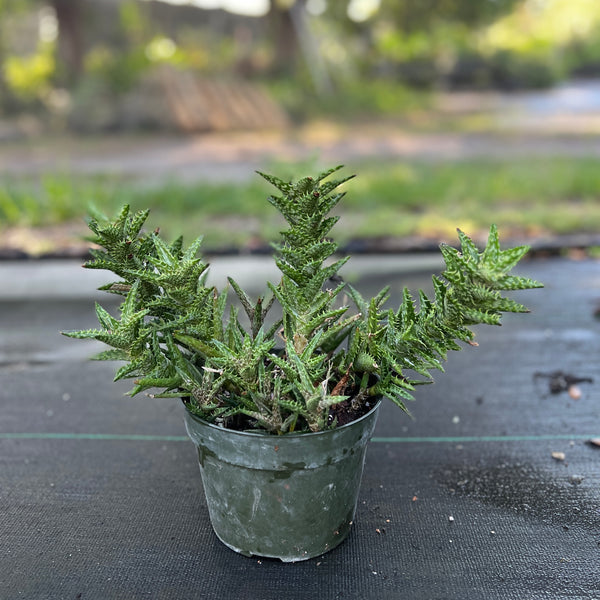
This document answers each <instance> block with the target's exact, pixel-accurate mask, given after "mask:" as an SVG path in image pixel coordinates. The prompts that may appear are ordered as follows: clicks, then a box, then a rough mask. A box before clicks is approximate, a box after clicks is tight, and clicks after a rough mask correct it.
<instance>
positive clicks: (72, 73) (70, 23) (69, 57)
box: [51, 0, 84, 83]
mask: <svg viewBox="0 0 600 600" xmlns="http://www.w3.org/2000/svg"><path fill="white" fill-rule="evenodd" d="M51 4H52V6H53V7H54V11H55V12H56V19H57V21H58V56H59V58H60V59H61V61H62V63H63V65H64V67H65V75H66V79H67V82H69V83H72V82H74V81H76V80H77V79H78V78H79V76H80V75H81V74H82V72H83V53H84V47H83V12H82V10H81V2H79V1H75V0H51Z"/></svg>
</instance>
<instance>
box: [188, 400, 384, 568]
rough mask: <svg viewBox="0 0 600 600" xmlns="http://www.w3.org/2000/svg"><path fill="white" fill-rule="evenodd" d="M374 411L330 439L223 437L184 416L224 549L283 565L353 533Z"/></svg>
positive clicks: (225, 432)
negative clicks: (273, 559) (352, 528)
mask: <svg viewBox="0 0 600 600" xmlns="http://www.w3.org/2000/svg"><path fill="white" fill-rule="evenodd" d="M378 411H379V403H378V404H377V405H376V406H375V407H374V408H373V409H372V410H371V411H370V412H369V413H367V414H366V415H364V416H363V417H361V418H360V419H357V420H356V421H353V422H352V423H349V424H347V425H344V426H342V427H340V428H338V429H333V430H329V431H323V432H316V433H304V434H293V433H292V434H286V435H280V436H276V435H269V434H260V433H247V432H240V431H234V430H231V429H224V428H222V427H218V426H216V425H212V424H209V423H207V422H205V421H203V420H202V419H200V418H198V417H196V416H194V415H192V414H191V413H190V412H188V411H186V429H187V432H188V435H189V436H190V438H191V439H192V441H193V442H194V443H195V444H196V446H197V448H198V458H199V462H200V472H201V475H202V483H203V486H204V492H205V494H206V501H207V504H208V510H209V514H210V520H211V524H212V527H213V529H214V531H215V533H216V535H217V537H218V538H219V539H220V540H221V541H222V542H223V543H224V544H225V545H226V546H228V547H229V548H231V549H232V550H235V551H236V552H239V553H240V554H244V555H246V556H253V555H257V556H265V557H271V558H279V559H281V560H282V561H284V562H293V561H299V560H306V559H308V558H312V557H315V556H319V555H321V554H323V553H324V552H327V551H328V550H331V549H332V548H335V547H336V546H337V545H338V544H340V543H341V542H342V541H343V540H344V539H345V538H346V537H347V535H348V533H349V532H350V528H351V526H352V522H353V520H354V513H355V510H356V504H357V500H358V492H359V488H360V481H361V477H362V471H363V465H364V460H365V454H366V449H367V443H368V441H369V439H370V437H371V435H372V433H373V429H374V428H375V422H376V420H377V414H378Z"/></svg>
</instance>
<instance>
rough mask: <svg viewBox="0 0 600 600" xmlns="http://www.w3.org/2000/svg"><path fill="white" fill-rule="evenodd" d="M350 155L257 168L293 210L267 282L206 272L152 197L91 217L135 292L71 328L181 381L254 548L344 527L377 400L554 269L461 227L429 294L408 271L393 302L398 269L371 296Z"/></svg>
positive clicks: (309, 553)
mask: <svg viewBox="0 0 600 600" xmlns="http://www.w3.org/2000/svg"><path fill="white" fill-rule="evenodd" d="M340 168H341V167H336V168H333V169H330V170H328V171H325V172H323V173H321V174H320V175H317V176H316V177H314V178H313V177H305V178H302V179H300V180H299V181H297V182H295V183H292V182H285V181H282V180H281V179H278V178H277V177H273V176H270V175H265V174H263V173H260V175H262V176H263V177H264V178H265V179H266V180H267V181H269V182H270V183H271V184H273V185H274V186H275V187H276V188H277V189H278V191H279V195H274V196H270V197H269V198H268V201H269V202H270V203H271V204H272V205H273V206H274V207H275V208H276V209H277V210H279V212H280V213H281V214H282V216H283V217H284V219H285V220H286V221H287V225H288V227H287V229H285V230H284V231H282V233H281V240H280V241H279V242H278V243H276V244H273V247H274V261H275V264H276V265H277V267H278V269H279V271H280V272H281V278H280V280H279V282H277V283H268V286H267V287H268V289H267V291H266V293H265V294H264V295H262V296H259V297H258V298H256V299H253V298H251V297H250V296H249V295H248V294H247V293H246V292H245V291H244V290H243V289H242V288H241V287H240V286H239V285H238V283H237V282H236V281H234V280H233V279H231V278H229V286H228V287H227V289H224V290H217V289H216V288H215V287H214V286H210V285H208V284H207V277H206V276H207V269H208V264H206V263H205V262H204V261H203V260H202V258H201V257H200V256H199V255H198V253H199V249H200V246H201V238H198V239H196V240H195V241H194V242H192V244H191V245H190V246H189V247H187V248H184V246H183V241H182V239H181V238H179V239H177V240H175V241H174V242H172V243H167V242H165V241H164V240H163V239H162V238H161V237H160V235H159V234H158V231H154V232H149V233H147V232H144V231H143V226H144V223H145V222H146V219H147V217H148V212H149V211H147V210H146V211H140V212H137V213H131V211H130V209H129V207H128V206H125V207H123V209H122V210H121V212H120V214H119V215H118V217H117V218H116V219H115V220H111V219H108V218H107V217H104V216H102V215H96V216H95V217H94V218H91V219H90V220H89V222H88V225H89V227H90V229H91V231H92V232H93V234H94V236H93V238H92V241H93V242H94V243H95V244H96V245H97V247H96V248H94V249H92V250H91V254H92V259H91V260H90V261H88V262H87V263H86V264H85V265H84V266H85V267H87V268H95V269H107V270H109V271H112V272H113V273H114V274H115V275H117V277H118V278H119V279H118V280H117V281H115V282H112V283H108V284H107V285H105V286H103V287H101V288H100V289H102V290H105V291H107V292H109V293H111V294H117V295H120V296H122V298H123V300H122V303H121V305H120V307H119V315H118V317H115V316H113V315H111V314H110V313H109V312H108V311H106V310H105V309H104V308H102V307H101V306H100V305H98V304H96V314H97V317H98V320H99V323H100V325H101V328H99V329H91V330H84V331H74V332H65V335H68V336H70V337H74V338H82V339H86V338H87V339H96V340H99V341H101V342H104V343H105V344H107V345H108V346H110V349H109V350H106V351H104V352H102V353H100V354H99V355H98V356H97V357H96V358H97V359H99V360H119V361H124V363H125V364H124V365H123V366H122V367H121V368H119V369H118V370H117V373H116V376H115V380H119V379H124V378H131V379H133V380H134V387H133V389H132V390H131V392H130V394H131V395H134V394H137V393H140V392H142V391H148V392H149V393H152V395H153V396H155V397H162V398H182V399H183V402H184V404H185V408H186V427H187V431H188V434H189V436H190V438H191V439H192V440H193V441H194V443H195V444H196V445H197V448H198V456H199V462H200V469H201V473H202V477H203V485H204V489H205V494H206V499H207V503H208V507H209V513H210V516H211V522H212V525H213V528H214V530H215V532H216V534H217V536H218V537H219V538H220V539H221V540H222V541H223V542H224V543H225V544H226V545H228V546H229V547H230V548H233V549H234V550H236V551H238V552H241V553H243V554H247V555H260V556H271V557H278V558H281V559H282V560H284V561H295V560H303V559H306V558H310V557H313V556H318V555H320V554H322V553H323V552H326V551H328V550H330V549H332V548H333V547H335V546H336V545H337V544H339V543H340V542H341V541H342V540H343V539H344V538H345V537H346V536H347V534H348V532H349V531H350V526H351V524H352V522H353V520H354V511H355V508H356V500H357V494H358V490H359V487H360V478H361V474H362V469H363V464H364V458H365V451H366V447H367V441H368V439H369V437H370V435H371V434H372V431H373V428H374V426H375V421H376V417H377V411H378V407H379V402H380V400H390V401H392V402H393V403H395V404H396V405H397V406H398V407H400V408H401V409H402V410H405V411H407V408H406V404H405V402H406V401H407V400H412V399H413V392H414V390H415V387H416V386H417V385H420V384H424V383H431V382H432V375H431V372H432V371H433V370H435V369H438V370H442V363H443V362H444V361H445V360H446V358H447V354H448V352H449V351H450V350H459V349H460V348H461V346H460V342H463V343H467V344H473V345H474V342H473V338H474V334H473V332H472V330H471V326H472V325H476V324H480V323H486V324H490V325H499V324H500V318H501V315H502V313H503V312H527V308H526V307H525V306H523V305H522V304H519V303H518V302H515V301H514V300H512V299H509V298H507V297H504V296H502V295H501V292H502V291H504V290H522V289H528V288H535V287H541V284H540V283H538V282H537V281H534V280H531V279H529V278H526V277H520V276H516V275H513V274H512V273H511V271H512V269H513V268H514V267H515V265H516V264H517V263H518V262H519V260H520V259H521V258H522V257H523V256H524V255H525V254H526V253H527V251H528V247H527V246H519V247H516V248H510V249H506V250H501V249H500V243H499V239H498V231H497V228H496V227H495V226H493V225H492V226H491V228H490V235H489V238H488V242H487V245H486V247H485V249H484V250H483V251H482V252H480V251H479V250H478V249H477V247H476V245H475V244H474V243H473V242H472V240H471V239H470V238H469V237H468V236H466V235H465V234H464V233H463V232H461V231H459V232H458V236H459V241H460V249H458V248H454V247H451V246H447V245H442V246H441V247H440V248H441V252H442V255H443V257H444V260H445V263H446V269H445V270H444V271H443V273H441V275H434V276H433V290H434V296H433V298H429V297H428V296H427V295H426V294H425V293H424V292H422V291H419V292H418V297H417V298H418V300H415V299H414V297H413V296H412V294H411V293H410V292H409V291H408V290H407V289H406V288H405V289H404V290H403V293H402V299H401V302H400V304H399V306H398V307H396V308H388V307H386V304H387V302H388V300H389V294H388V291H389V289H388V288H387V287H386V288H384V289H383V290H381V292H379V293H378V294H377V295H376V296H375V297H373V298H370V299H366V298H364V297H363V296H362V295H361V294H360V293H359V292H358V290H356V289H355V288H353V287H352V286H351V285H349V284H347V283H346V282H344V281H343V279H342V278H341V277H340V275H339V270H340V269H341V267H342V266H343V265H344V264H345V263H346V261H347V260H348V258H349V257H343V258H336V257H335V255H336V252H337V249H338V247H337V244H336V243H335V242H334V241H333V240H332V239H330V238H329V237H328V236H329V233H330V231H331V229H332V228H333V226H334V225H335V224H336V223H337V221H338V218H339V217H337V216H329V215H330V213H331V211H332V209H333V208H334V207H335V206H336V205H337V204H338V202H339V201H340V200H341V199H342V197H343V196H344V192H339V191H337V190H338V188H339V186H340V185H342V184H343V183H345V182H346V181H348V180H349V179H351V177H346V178H344V179H341V180H332V179H330V176H331V175H332V174H333V173H334V172H336V171H338V170H339V169H340ZM230 292H232V293H231V294H230ZM231 296H233V298H231ZM231 299H233V300H234V302H229V300H231ZM274 305H276V306H277V310H275V309H273V310H272V307H274ZM227 306H229V310H227ZM407 412H408V411H407ZM342 473H343V477H338V475H339V474H342ZM311 482H312V483H311ZM294 503H297V505H296V506H295V505H294Z"/></svg>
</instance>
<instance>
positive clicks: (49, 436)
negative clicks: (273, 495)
mask: <svg viewBox="0 0 600 600" xmlns="http://www.w3.org/2000/svg"><path fill="white" fill-rule="evenodd" d="M593 438H600V434H590V435H581V434H578V435H566V434H557V435H484V436H450V437H373V438H371V442H373V443H375V444H407V443H408V444H465V443H471V442H484V443H487V442H543V441H554V440H589V439H593ZM0 440H102V441H125V442H187V441H189V438H188V437H187V436H180V435H141V434H140V435H136V434H117V433H0Z"/></svg>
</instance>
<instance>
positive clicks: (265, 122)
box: [160, 68, 288, 132]
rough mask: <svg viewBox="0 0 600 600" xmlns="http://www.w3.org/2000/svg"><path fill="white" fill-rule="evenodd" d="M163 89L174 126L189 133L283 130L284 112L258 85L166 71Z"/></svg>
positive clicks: (284, 124)
mask: <svg viewBox="0 0 600 600" xmlns="http://www.w3.org/2000/svg"><path fill="white" fill-rule="evenodd" d="M160 79H161V83H162V87H163V89H164V92H165V94H166V99H167V103H168V106H169V109H170V112H171V115H170V117H171V119H172V121H173V123H174V125H175V126H176V127H177V128H178V129H180V130H182V131H186V132H199V131H226V130H233V129H264V128H280V127H284V126H286V125H287V124H288V116H287V115H286V113H285V111H284V110H283V109H282V108H281V107H280V106H279V105H278V104H277V103H276V102H275V101H274V100H273V99H272V98H271V97H270V96H269V95H268V94H267V93H266V92H265V91H264V90H262V89H261V88H260V87H259V86H258V85H255V84H253V83H251V82H248V81H243V80H235V79H234V80H216V79H210V78H206V77H201V76H199V75H197V74H194V73H191V72H189V71H179V70H177V69H173V68H165V69H163V70H162V71H161V73H160Z"/></svg>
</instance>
